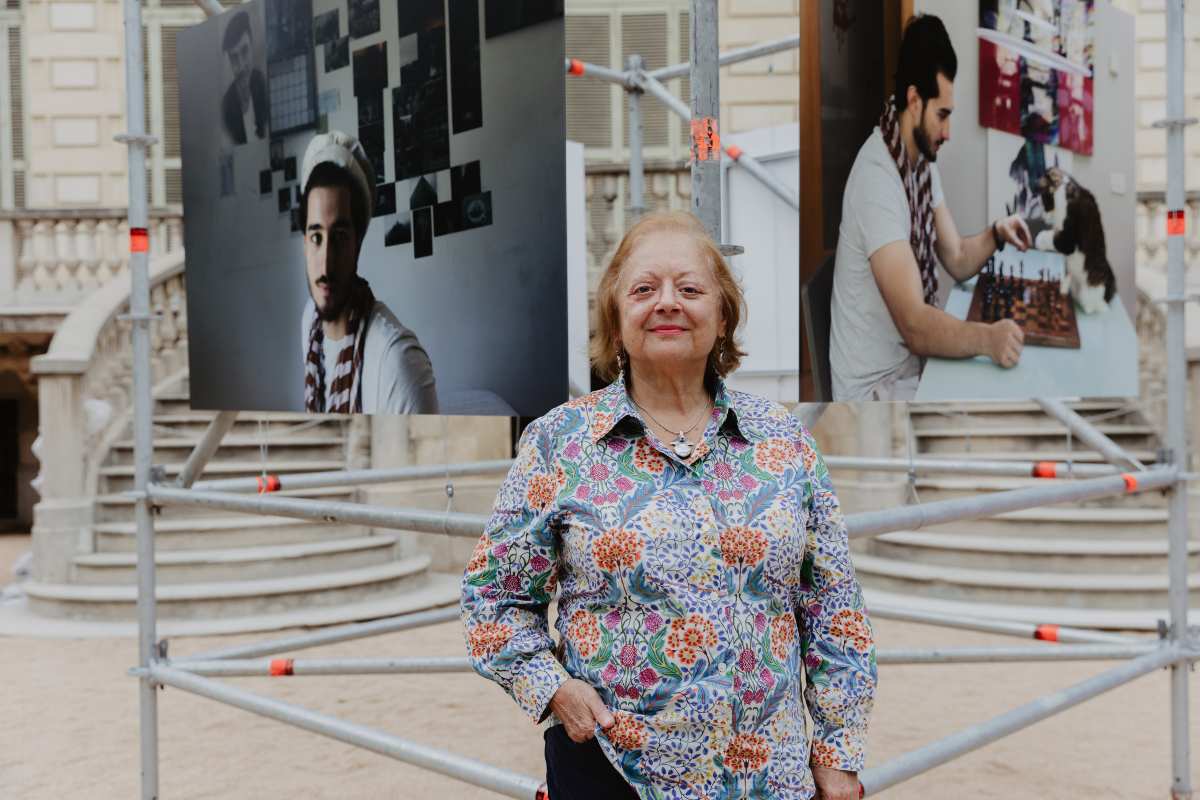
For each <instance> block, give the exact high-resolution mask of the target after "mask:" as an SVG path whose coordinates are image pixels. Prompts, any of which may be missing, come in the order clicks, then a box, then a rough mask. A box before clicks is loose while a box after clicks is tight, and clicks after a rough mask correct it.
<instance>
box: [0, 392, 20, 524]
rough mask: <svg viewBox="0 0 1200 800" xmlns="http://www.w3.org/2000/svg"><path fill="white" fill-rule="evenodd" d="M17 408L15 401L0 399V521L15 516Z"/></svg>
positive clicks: (18, 424)
mask: <svg viewBox="0 0 1200 800" xmlns="http://www.w3.org/2000/svg"><path fill="white" fill-rule="evenodd" d="M18 407H19V406H18V403H17V401H16V400H15V399H0V520H6V519H14V518H16V516H17V468H18V466H19V461H20V458H19V450H18V447H17V431H18V429H19V427H20V420H19V419H18V413H17V412H18Z"/></svg>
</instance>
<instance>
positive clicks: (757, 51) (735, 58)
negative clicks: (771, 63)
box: [646, 34, 800, 81]
mask: <svg viewBox="0 0 1200 800" xmlns="http://www.w3.org/2000/svg"><path fill="white" fill-rule="evenodd" d="M799 46H800V34H796V35H795V36H788V37H787V38H784V39H776V40H775V41H773V42H763V43H762V44H754V45H750V46H749V47H741V48H738V49H737V50H727V51H726V52H724V53H721V55H720V57H719V58H718V59H717V60H718V63H719V64H720V65H721V66H722V67H725V66H729V65H730V64H737V63H738V62H740V61H749V60H750V59H752V58H762V57H763V56H769V55H771V54H772V53H778V52H780V51H782V50H793V49H795V48H798V47H799ZM690 69H691V64H690V63H683V64H672V65H671V66H669V67H661V68H659V69H656V70H652V71H650V72H648V73H646V74H647V75H649V76H650V77H651V78H654V80H656V81H669V80H671V79H672V78H682V77H683V76H684V75H687V74H688V71H689V70H690Z"/></svg>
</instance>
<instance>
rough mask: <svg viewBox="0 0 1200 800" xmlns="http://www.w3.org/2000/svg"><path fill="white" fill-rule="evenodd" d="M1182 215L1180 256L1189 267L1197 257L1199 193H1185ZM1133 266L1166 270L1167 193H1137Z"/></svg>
mask: <svg viewBox="0 0 1200 800" xmlns="http://www.w3.org/2000/svg"><path fill="white" fill-rule="evenodd" d="M1184 217H1185V219H1186V222H1187V233H1186V234H1185V236H1184V239H1183V241H1184V248H1185V249H1184V253H1185V254H1184V258H1185V260H1186V262H1187V264H1188V265H1189V266H1190V265H1191V264H1192V262H1194V261H1195V260H1196V259H1197V258H1200V192H1196V191H1191V192H1188V193H1187V195H1186V199H1185V206H1184ZM1137 265H1138V269H1145V268H1149V269H1154V270H1158V271H1160V272H1164V273H1165V272H1166V269H1167V195H1166V192H1160V191H1144V192H1138V194H1137Z"/></svg>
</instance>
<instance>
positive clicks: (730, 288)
mask: <svg viewBox="0 0 1200 800" xmlns="http://www.w3.org/2000/svg"><path fill="white" fill-rule="evenodd" d="M663 231H674V232H678V233H684V234H687V235H688V236H689V237H690V238H691V240H692V241H693V242H695V244H696V247H697V249H699V251H700V252H701V253H702V254H703V255H704V256H705V257H706V258H707V260H708V264H709V267H711V268H712V272H713V277H714V278H716V281H717V288H718V291H719V292H720V295H721V316H722V319H724V321H725V336H723V337H719V338H718V339H717V341H716V343H715V344H714V346H713V350H712V352H711V353H709V355H708V369H707V372H708V373H709V374H707V375H706V376H705V377H706V378H708V377H711V376H712V375H716V376H719V377H722V378H723V377H725V376H726V375H728V374H729V373H731V372H733V371H734V370H735V369H737V368H738V365H739V364H741V362H742V358H743V357H744V356H745V355H746V353H745V352H744V351H743V350H742V349H741V347H739V345H738V342H737V339H736V337H735V334H736V332H737V329H738V325H739V324H740V323H741V320H742V316H743V315H744V314H745V313H746V297H745V295H744V294H743V292H742V287H741V286H740V285H739V284H738V281H737V278H735V277H734V276H733V271H732V270H730V268H729V264H728V263H727V262H726V261H725V257H724V256H722V255H721V248H720V247H719V246H718V245H717V243H716V242H714V241H713V240H712V237H710V236H709V235H708V231H706V230H705V229H704V226H703V225H702V224H701V222H700V220H698V219H697V218H696V217H695V215H693V214H691V213H689V212H686V211H655V212H651V213H649V214H646V215H644V216H643V217H642V218H641V219H639V220H638V221H637V222H636V223H635V224H634V225H633V227H631V228H630V229H629V230H628V231H627V232H626V234H625V238H623V239H622V240H621V244H620V245H618V246H617V252H615V253H614V254H613V257H612V261H610V262H609V263H608V268H607V269H605V270H604V275H603V276H601V278H600V286H599V288H597V290H596V316H595V324H594V325H593V326H592V330H593V333H592V341H591V345H590V347H589V355H590V357H591V361H592V369H593V370H595V371H596V374H597V375H599V376H600V378H601V379H602V380H606V381H611V380H613V379H614V378H616V376H617V373H618V372H619V371H620V367H619V364H618V359H617V355H618V353H619V351H620V345H619V344H618V343H617V340H618V338H619V336H620V331H621V317H620V310H619V308H618V306H617V284H618V279H619V278H620V276H621V268H622V267H623V266H624V265H625V262H626V261H627V260H629V256H630V255H631V254H632V253H633V251H634V249H635V248H636V247H637V246H638V244H640V243H641V241H642V240H643V239H645V238H646V237H648V236H652V235H653V234H656V233H660V232H663ZM718 354H719V355H718Z"/></svg>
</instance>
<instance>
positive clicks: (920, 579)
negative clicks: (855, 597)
mask: <svg viewBox="0 0 1200 800" xmlns="http://www.w3.org/2000/svg"><path fill="white" fill-rule="evenodd" d="M1071 407H1072V408H1073V409H1074V410H1075V411H1077V412H1078V413H1080V414H1081V415H1082V416H1084V417H1085V418H1088V419H1089V420H1091V421H1093V422H1094V423H1095V424H1097V426H1098V427H1099V428H1100V430H1102V431H1104V432H1105V433H1106V434H1108V435H1109V436H1110V437H1111V438H1112V439H1113V440H1114V441H1116V442H1117V443H1118V444H1120V445H1121V446H1122V447H1124V448H1126V450H1127V451H1129V452H1130V453H1131V454H1132V455H1133V456H1134V457H1135V458H1137V459H1138V460H1140V461H1141V462H1142V463H1143V464H1146V465H1147V466H1149V465H1152V464H1154V463H1156V461H1157V459H1158V457H1159V453H1158V451H1159V447H1160V443H1159V441H1158V438H1157V436H1156V434H1155V431H1154V429H1153V427H1152V426H1150V425H1148V424H1147V423H1146V421H1145V419H1144V418H1143V417H1142V415H1141V413H1140V412H1139V411H1138V410H1137V408H1136V407H1135V406H1131V405H1122V404H1121V401H1112V402H1104V401H1097V402H1078V403H1073V404H1071ZM908 419H909V425H910V430H911V433H910V435H911V437H912V438H911V441H912V447H913V454H914V455H917V456H922V455H927V456H935V457H944V458H980V459H989V460H1023V461H1030V460H1046V461H1050V460H1054V461H1074V462H1076V463H1096V462H1101V461H1102V460H1103V459H1101V458H1100V456H1098V455H1097V454H1095V453H1093V452H1090V451H1088V450H1087V449H1086V448H1083V447H1081V446H1080V445H1079V443H1078V442H1077V441H1071V437H1070V436H1069V433H1068V431H1067V429H1066V428H1065V426H1063V425H1062V424H1061V423H1059V422H1058V421H1057V420H1054V419H1053V418H1050V417H1048V416H1046V415H1045V414H1044V413H1043V412H1042V411H1041V409H1040V408H1039V407H1038V406H1037V405H1036V404H1034V403H989V404H961V405H944V404H940V405H920V404H913V405H911V406H909V409H908ZM834 478H835V481H836V475H835V476H834ZM1039 485H1042V486H1044V485H1045V481H1039V480H1038V479H1035V478H994V477H985V476H968V475H928V476H918V477H917V478H916V479H915V482H914V484H913V486H912V490H913V492H914V494H915V498H911V500H912V501H919V502H925V503H927V502H934V501H938V500H946V499H951V498H957V497H965V496H969V495H974V494H977V493H980V492H996V491H1005V490H1010V489H1019V488H1024V487H1030V486H1039ZM855 549H856V551H857V552H856V555H855V569H856V571H857V574H858V576H859V579H860V580H861V581H862V583H863V585H864V587H866V589H867V593H868V598H869V600H870V601H871V602H872V603H875V604H886V605H904V606H909V607H922V608H927V609H929V610H940V611H951V612H953V613H959V614H963V615H973V616H985V617H1002V618H1006V619H1021V620H1026V621H1030V622H1038V623H1059V624H1069V625H1085V626H1091V627H1102V628H1134V629H1153V628H1154V627H1155V624H1156V621H1157V620H1158V619H1159V618H1164V617H1165V616H1166V615H1167V612H1166V607H1167V502H1166V497H1165V496H1164V495H1163V494H1162V493H1161V492H1146V493H1139V494H1137V495H1133V496H1126V497H1111V498H1102V499H1097V500H1090V501H1085V502H1080V503H1074V504H1056V505H1052V506H1045V507H1041V508H1034V509H1028V510H1023V511H1017V512H1010V513H1005V514H999V515H996V516H993V517H990V518H986V519H980V520H973V521H966V522H955V523H944V524H939V525H932V526H929V527H928V528H925V529H922V530H920V531H898V532H894V533H888V534H884V535H882V536H879V537H877V538H875V539H873V540H869V541H867V542H864V543H862V544H856V545H855ZM1189 551H1190V553H1191V559H1190V566H1191V571H1193V572H1195V571H1196V570H1197V567H1200V542H1192V543H1191V544H1190V549H1189ZM1191 586H1192V589H1191V593H1192V600H1191V602H1192V603H1193V604H1195V603H1196V602H1197V601H1200V573H1197V574H1194V575H1193V577H1192V581H1191Z"/></svg>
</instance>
